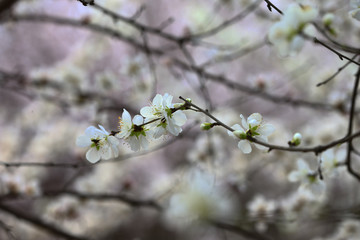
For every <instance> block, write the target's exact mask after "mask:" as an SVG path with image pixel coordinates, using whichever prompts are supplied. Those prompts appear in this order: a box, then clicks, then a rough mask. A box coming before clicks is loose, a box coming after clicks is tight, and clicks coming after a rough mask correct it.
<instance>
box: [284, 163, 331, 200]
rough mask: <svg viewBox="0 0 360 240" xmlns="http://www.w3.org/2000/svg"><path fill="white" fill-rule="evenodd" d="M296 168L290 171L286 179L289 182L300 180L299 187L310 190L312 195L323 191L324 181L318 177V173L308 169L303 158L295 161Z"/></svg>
mask: <svg viewBox="0 0 360 240" xmlns="http://www.w3.org/2000/svg"><path fill="white" fill-rule="evenodd" d="M297 167H298V170H296V171H292V172H291V173H290V174H289V176H288V179H289V181H290V182H301V188H304V189H308V190H310V191H311V192H312V193H313V194H314V195H320V194H321V193H323V192H324V191H325V187H326V186H325V183H324V181H322V180H320V179H319V176H318V173H317V172H316V171H313V170H311V169H310V167H309V165H308V164H307V162H305V161H304V160H303V159H299V160H298V161H297Z"/></svg>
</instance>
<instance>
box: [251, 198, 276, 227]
mask: <svg viewBox="0 0 360 240" xmlns="http://www.w3.org/2000/svg"><path fill="white" fill-rule="evenodd" d="M247 209H248V211H249V216H250V217H251V220H255V221H256V225H255V227H256V229H257V230H258V231H259V232H265V231H266V230H267V223H268V222H269V220H270V218H271V217H273V216H274V213H275V210H276V204H275V202H274V201H269V200H267V199H265V198H264V197H263V196H262V195H257V196H256V197H255V198H254V199H253V200H252V201H251V202H249V203H248V205H247Z"/></svg>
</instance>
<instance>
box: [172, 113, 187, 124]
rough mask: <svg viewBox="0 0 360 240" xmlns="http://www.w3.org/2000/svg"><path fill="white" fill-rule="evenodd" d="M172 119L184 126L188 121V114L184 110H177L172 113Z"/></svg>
mask: <svg viewBox="0 0 360 240" xmlns="http://www.w3.org/2000/svg"><path fill="white" fill-rule="evenodd" d="M172 120H173V121H174V123H175V125H178V126H182V125H184V124H185V123H186V120H187V119H186V115H185V113H184V112H183V111H179V110H178V111H176V112H174V113H173V114H172Z"/></svg>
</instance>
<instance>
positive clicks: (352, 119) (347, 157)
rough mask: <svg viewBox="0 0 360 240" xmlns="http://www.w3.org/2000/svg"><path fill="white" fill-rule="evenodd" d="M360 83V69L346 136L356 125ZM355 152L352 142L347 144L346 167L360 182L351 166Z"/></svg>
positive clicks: (358, 175)
mask: <svg viewBox="0 0 360 240" xmlns="http://www.w3.org/2000/svg"><path fill="white" fill-rule="evenodd" d="M359 82H360V67H359V68H358V71H357V73H356V76H355V81H354V88H353V93H352V97H351V107H350V115H349V125H348V132H347V135H346V136H351V134H352V131H353V124H354V114H355V105H356V98H357V93H358V88H359ZM352 150H353V147H352V140H349V141H348V143H347V154H346V167H347V170H348V172H349V173H350V174H351V175H353V176H354V177H355V178H356V179H357V180H359V181H360V174H359V173H357V172H355V170H354V169H353V168H352V166H351V152H352Z"/></svg>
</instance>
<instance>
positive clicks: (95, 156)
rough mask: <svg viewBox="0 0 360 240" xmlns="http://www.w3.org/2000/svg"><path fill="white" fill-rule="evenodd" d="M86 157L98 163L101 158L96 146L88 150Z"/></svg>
mask: <svg viewBox="0 0 360 240" xmlns="http://www.w3.org/2000/svg"><path fill="white" fill-rule="evenodd" d="M86 159H87V160H88V161H89V162H91V163H96V162H98V161H99V160H100V154H99V152H98V151H97V150H96V148H90V149H89V150H88V151H87V152H86Z"/></svg>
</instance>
